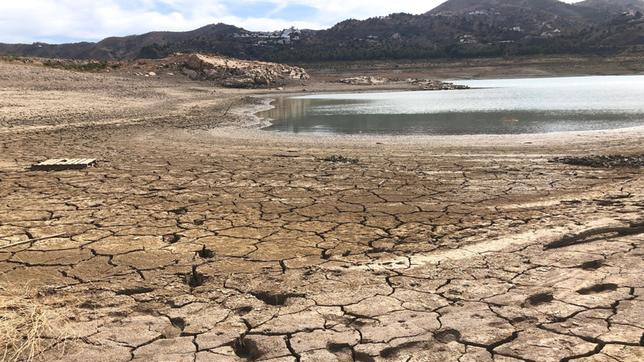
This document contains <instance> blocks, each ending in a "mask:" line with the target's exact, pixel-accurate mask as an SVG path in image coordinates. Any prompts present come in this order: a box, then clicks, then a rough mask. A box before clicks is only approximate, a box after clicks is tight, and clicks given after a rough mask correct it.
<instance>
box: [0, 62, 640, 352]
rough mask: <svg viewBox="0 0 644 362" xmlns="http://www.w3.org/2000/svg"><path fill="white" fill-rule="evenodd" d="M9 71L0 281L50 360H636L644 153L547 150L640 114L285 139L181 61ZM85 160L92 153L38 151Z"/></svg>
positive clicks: (569, 146) (615, 140)
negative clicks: (607, 120)
mask: <svg viewBox="0 0 644 362" xmlns="http://www.w3.org/2000/svg"><path fill="white" fill-rule="evenodd" d="M326 86H327V87H328V85H326ZM309 87H310V88H311V89H313V88H315V84H312V85H309ZM286 91H289V89H287V90H286ZM0 92H2V94H3V96H2V97H1V98H0V135H1V136H2V137H0V299H3V298H16V297H20V298H21V299H20V300H21V303H24V304H33V305H37V306H39V308H42V309H46V310H50V311H55V313H56V318H55V319H52V322H51V324H52V325H51V326H49V327H48V328H46V330H45V331H44V332H43V333H39V334H36V336H37V338H36V340H37V342H41V343H39V344H35V345H36V346H39V347H38V348H37V349H38V352H39V353H38V354H37V356H35V359H36V360H45V361H254V360H261V361H362V362H365V361H461V362H464V361H504V362H506V361H573V360H574V361H586V362H589V361H593V362H598V361H640V360H642V359H644V347H643V346H642V345H643V343H644V337H643V332H644V313H642V311H643V310H644V296H643V292H644V282H643V280H644V279H643V278H642V275H643V273H644V259H643V253H644V249H643V246H644V244H643V241H644V234H643V230H642V223H643V222H644V193H643V192H642V190H644V177H643V176H644V175H643V173H642V169H641V168H640V167H626V168H624V167H617V168H606V167H587V166H580V165H567V164H561V163H553V162H550V161H551V160H552V159H553V158H554V157H562V156H584V155H589V154H598V153H606V154H622V155H641V154H643V153H644V131H643V130H642V128H635V129H631V130H624V131H606V132H588V133H579V134H577V133H575V134H559V135H549V136H548V135H534V136H507V137H506V136H503V137H497V136H462V137H436V138H434V137H409V138H407V137H321V138H315V137H312V136H301V137H295V136H285V135H281V136H280V135H273V134H270V133H268V132H264V131H258V130H256V129H253V128H248V127H250V126H249V125H248V122H247V121H246V118H245V117H246V115H245V114H244V112H245V111H244V109H247V107H249V106H250V105H252V103H254V102H255V101H253V100H250V99H248V98H247V96H249V95H252V94H253V93H252V92H251V91H231V90H222V89H213V88H209V87H208V85H207V84H203V83H193V82H189V81H184V80H178V79H140V78H139V79H131V78H127V77H119V76H117V75H105V74H103V75H96V74H77V73H72V72H68V71H63V70H52V69H43V68H35V67H28V66H18V65H7V64H0ZM244 107H246V108H244ZM71 157H74V158H76V157H78V158H97V159H99V163H98V166H97V167H95V168H89V169H86V170H81V171H78V170H76V171H60V172H37V171H30V170H29V166H30V165H31V164H32V163H34V162H36V161H41V160H43V159H45V158H71ZM5 300H7V299H5ZM1 308H3V304H2V303H0V309H1ZM7 310H9V309H7ZM7 310H5V312H6V311H7ZM12 310H13V309H12ZM5 315H10V314H5ZM9 322H11V318H4V319H2V318H0V324H2V323H9ZM7 325H8V324H7ZM0 327H6V326H2V325H0ZM28 327H30V326H29V325H25V326H23V327H21V328H19V329H15V331H16V332H17V333H22V332H23V331H25V330H27V329H29V328H28ZM31 327H33V326H31ZM1 330H3V329H2V328H0V331H1ZM2 337H3V335H2V334H0V339H1V338H2ZM0 342H3V343H4V341H2V340H0ZM0 346H2V347H0V348H3V347H5V345H4V344H2V345H0ZM5 349H7V350H8V351H9V353H8V354H7V355H5V358H6V359H7V360H11V359H10V357H11V351H12V350H11V349H9V348H5ZM43 349H44V351H43ZM1 355H2V353H0V356H1ZM25 359H27V356H25V355H22V356H21V357H20V358H18V360H25Z"/></svg>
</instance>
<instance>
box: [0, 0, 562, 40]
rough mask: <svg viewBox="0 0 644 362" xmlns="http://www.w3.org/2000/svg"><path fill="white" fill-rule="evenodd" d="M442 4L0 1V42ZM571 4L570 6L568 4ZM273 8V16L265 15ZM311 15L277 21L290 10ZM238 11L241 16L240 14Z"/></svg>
mask: <svg viewBox="0 0 644 362" xmlns="http://www.w3.org/2000/svg"><path fill="white" fill-rule="evenodd" d="M443 1H444V0H420V1H419V0H397V1H391V0H101V1H95V0H17V1H14V0H0V42H7V43H16V42H33V41H45V42H69V41H96V40H100V39H102V38H105V37H107V36H113V35H115V36H123V35H130V34H140V33H144V32H148V31H154V30H169V31H186V30H192V29H196V28H198V27H201V26H204V25H207V24H212V23H219V22H223V23H227V24H232V25H237V26H241V27H244V28H247V29H249V30H276V29H283V28H287V27H290V26H296V27H298V28H309V29H322V28H327V27H330V26H332V25H333V24H335V23H337V22H338V21H341V20H344V19H347V18H356V19H364V18H368V17H371V16H379V15H387V14H390V13H394V12H409V13H416V14H417V13H424V12H426V11H429V10H430V9H432V8H433V7H435V6H437V5H438V4H440V3H441V2H443ZM569 2H573V0H569ZM267 3H270V4H269V5H272V6H274V9H275V11H274V12H272V13H270V12H269V13H268V14H266V13H262V12H260V11H255V9H260V8H261V9H265V8H266V5H267ZM292 5H304V6H308V7H310V8H312V9H315V11H312V12H311V14H298V15H299V18H293V17H290V18H289V19H284V18H280V17H279V15H275V14H283V13H285V12H288V9H289V6H292ZM240 9H243V14H244V15H235V14H240V11H239V10H240Z"/></svg>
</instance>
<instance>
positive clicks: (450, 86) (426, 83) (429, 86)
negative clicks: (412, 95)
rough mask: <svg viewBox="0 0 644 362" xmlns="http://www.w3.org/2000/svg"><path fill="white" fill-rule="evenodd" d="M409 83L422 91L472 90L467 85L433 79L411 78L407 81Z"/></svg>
mask: <svg viewBox="0 0 644 362" xmlns="http://www.w3.org/2000/svg"><path fill="white" fill-rule="evenodd" d="M407 83H409V84H411V85H413V86H417V87H419V88H421V89H422V90H455V89H470V87H468V86H466V85H459V84H454V83H449V82H442V81H440V80H432V79H415V78H410V79H407Z"/></svg>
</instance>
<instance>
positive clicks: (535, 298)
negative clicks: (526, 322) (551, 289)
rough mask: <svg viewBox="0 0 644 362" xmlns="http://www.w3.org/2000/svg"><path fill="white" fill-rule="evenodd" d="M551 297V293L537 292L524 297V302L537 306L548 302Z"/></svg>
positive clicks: (550, 300)
mask: <svg viewBox="0 0 644 362" xmlns="http://www.w3.org/2000/svg"><path fill="white" fill-rule="evenodd" d="M553 299H554V297H553V296H552V293H539V294H535V295H532V296H530V297H528V299H526V303H527V304H529V305H532V306H538V305H542V304H546V303H550V302H552V300H553Z"/></svg>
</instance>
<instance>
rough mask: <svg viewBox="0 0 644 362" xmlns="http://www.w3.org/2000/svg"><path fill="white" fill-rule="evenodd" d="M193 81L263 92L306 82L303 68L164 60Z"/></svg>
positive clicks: (191, 57) (208, 58)
mask: <svg viewBox="0 0 644 362" xmlns="http://www.w3.org/2000/svg"><path fill="white" fill-rule="evenodd" d="M164 61H165V62H166V63H168V64H174V67H175V68H178V69H181V71H182V73H183V74H185V75H187V76H188V77H189V78H190V79H193V80H210V81H215V82H218V83H219V84H221V85H223V86H224V87H230V88H260V87H271V86H275V85H280V86H281V85H284V84H286V83H287V82H288V81H291V80H300V81H301V80H306V79H309V78H310V77H309V75H308V74H307V73H306V71H305V70H304V69H302V68H300V67H292V66H288V65H284V64H277V63H268V62H258V61H246V60H239V59H233V58H227V57H220V56H215V55H204V54H175V55H173V56H171V57H169V58H166V59H164Z"/></svg>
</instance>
